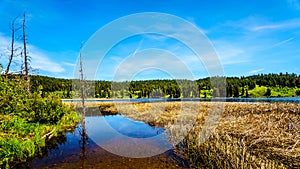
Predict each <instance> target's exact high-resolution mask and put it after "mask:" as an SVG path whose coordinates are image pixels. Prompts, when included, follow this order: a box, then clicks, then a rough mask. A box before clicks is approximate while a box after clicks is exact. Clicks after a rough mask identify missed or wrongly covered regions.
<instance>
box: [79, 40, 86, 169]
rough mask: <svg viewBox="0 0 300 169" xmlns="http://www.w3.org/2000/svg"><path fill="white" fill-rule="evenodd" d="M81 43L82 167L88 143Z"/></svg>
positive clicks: (80, 142)
mask: <svg viewBox="0 0 300 169" xmlns="http://www.w3.org/2000/svg"><path fill="white" fill-rule="evenodd" d="M81 48H82V45H81V46H80V54H79V72H80V80H79V81H80V95H81V106H82V119H81V131H80V134H81V140H80V141H79V144H80V150H81V165H82V168H84V165H85V159H86V144H87V143H88V135H87V132H86V126H85V113H86V107H85V92H86V87H85V80H84V71H83V63H82V52H81Z"/></svg>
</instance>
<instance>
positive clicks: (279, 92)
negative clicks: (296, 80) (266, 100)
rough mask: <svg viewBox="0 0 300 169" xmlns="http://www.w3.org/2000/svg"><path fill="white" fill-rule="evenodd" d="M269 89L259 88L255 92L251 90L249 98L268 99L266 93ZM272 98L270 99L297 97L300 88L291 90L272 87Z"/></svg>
mask: <svg viewBox="0 0 300 169" xmlns="http://www.w3.org/2000/svg"><path fill="white" fill-rule="evenodd" d="M267 89H268V87H266V86H258V85H256V87H255V88H254V89H253V90H249V91H248V93H249V97H266V96H265V93H266V92H267ZM270 89H271V96H270V97H296V96H297V95H296V91H297V90H300V89H299V88H289V87H270Z"/></svg>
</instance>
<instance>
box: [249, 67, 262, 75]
mask: <svg viewBox="0 0 300 169" xmlns="http://www.w3.org/2000/svg"><path fill="white" fill-rule="evenodd" d="M263 70H264V68H261V69H255V70H251V71H249V72H248V73H249V74H255V73H258V72H261V71H263Z"/></svg>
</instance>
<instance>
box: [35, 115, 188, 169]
mask: <svg viewBox="0 0 300 169" xmlns="http://www.w3.org/2000/svg"><path fill="white" fill-rule="evenodd" d="M85 121H86V123H85V124H86V131H87V134H88V138H87V140H84V137H82V135H81V131H82V127H81V126H80V125H79V126H78V127H77V128H76V129H75V130H74V131H73V132H68V133H66V135H62V136H60V137H57V138H53V139H52V140H50V142H49V143H48V145H47V147H46V148H45V150H44V153H43V154H42V155H40V157H36V158H35V159H34V160H33V163H32V164H31V166H30V168H188V166H189V165H188V163H187V162H186V161H185V160H184V159H183V158H181V157H179V156H177V155H176V154H175V153H174V150H173V149H172V145H171V144H170V143H169V142H168V139H167V137H166V135H165V134H164V128H162V127H153V126H150V125H148V124H145V123H143V122H140V121H134V120H131V119H129V118H126V117H124V116H123V115H108V116H101V115H95V114H93V113H92V114H88V115H87V116H86V118H85ZM114 132H116V133H118V134H117V135H115V134H114ZM141 139H142V140H147V139H148V142H147V141H146V142H145V141H141V142H139V140H141ZM149 139H150V140H151V141H149ZM128 140H129V141H128ZM132 141H133V142H134V145H133V146H132V145H130V144H131V142H132ZM126 147H127V149H125V151H123V150H122V149H124V148H126ZM141 147H143V148H144V150H141V151H137V150H139V149H141ZM110 148H112V149H110ZM166 148H167V149H168V150H167V151H164V150H165V149H166ZM169 148H170V149H169ZM116 150H117V151H116ZM154 150H155V151H154ZM157 150H158V151H157ZM159 150H161V151H159ZM122 151H123V152H122ZM151 151H154V153H158V152H163V153H162V154H157V155H154V156H151V154H147V153H149V152H151ZM137 153H140V154H137Z"/></svg>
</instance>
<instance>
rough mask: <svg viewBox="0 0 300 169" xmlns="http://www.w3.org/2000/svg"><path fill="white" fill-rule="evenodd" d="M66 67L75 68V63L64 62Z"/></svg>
mask: <svg viewBox="0 0 300 169" xmlns="http://www.w3.org/2000/svg"><path fill="white" fill-rule="evenodd" d="M62 63H63V64H64V65H67V66H70V67H75V66H76V64H75V63H69V62H62Z"/></svg>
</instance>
